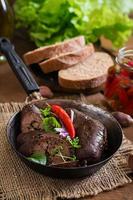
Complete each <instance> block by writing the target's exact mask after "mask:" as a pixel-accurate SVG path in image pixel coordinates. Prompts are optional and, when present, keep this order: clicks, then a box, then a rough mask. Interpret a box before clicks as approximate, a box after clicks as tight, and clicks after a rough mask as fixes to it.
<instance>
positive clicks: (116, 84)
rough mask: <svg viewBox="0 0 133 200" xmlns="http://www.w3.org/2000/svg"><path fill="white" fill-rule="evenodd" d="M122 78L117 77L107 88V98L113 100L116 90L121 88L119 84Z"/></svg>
mask: <svg viewBox="0 0 133 200" xmlns="http://www.w3.org/2000/svg"><path fill="white" fill-rule="evenodd" d="M120 80H121V79H120V77H119V76H117V77H115V79H114V80H113V81H112V82H111V84H110V85H107V84H106V86H105V93H104V94H105V96H106V97H107V98H111V97H112V96H113V95H114V94H115V93H116V89H117V88H118V87H119V82H120Z"/></svg>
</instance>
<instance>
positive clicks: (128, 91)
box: [104, 48, 133, 116]
mask: <svg viewBox="0 0 133 200" xmlns="http://www.w3.org/2000/svg"><path fill="white" fill-rule="evenodd" d="M116 63H117V64H116V65H114V66H112V67H110V68H109V70H108V77H107V81H106V84H105V92H104V94H105V97H106V98H107V101H108V103H109V104H110V105H111V107H112V108H113V110H115V111H116V110H117V111H121V112H124V113H127V114H130V115H132V116H133V48H132V49H129V48H122V49H120V50H119V52H118V56H117V57H116Z"/></svg>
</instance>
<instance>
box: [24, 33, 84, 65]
mask: <svg viewBox="0 0 133 200" xmlns="http://www.w3.org/2000/svg"><path fill="white" fill-rule="evenodd" d="M84 46H85V39H84V36H78V37H75V38H72V39H69V40H65V41H64V42H60V43H56V44H54V45H49V46H44V47H40V48H38V49H35V50H33V51H29V52H27V53H25V54H24V56H23V58H24V61H25V63H26V64H27V65H30V64H34V63H39V62H41V61H42V60H45V59H48V58H52V57H53V56H58V55H59V54H63V53H67V52H71V51H76V50H79V49H81V48H83V47H84Z"/></svg>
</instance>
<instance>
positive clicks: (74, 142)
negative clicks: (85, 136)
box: [66, 136, 81, 149]
mask: <svg viewBox="0 0 133 200" xmlns="http://www.w3.org/2000/svg"><path fill="white" fill-rule="evenodd" d="M66 139H67V141H69V142H70V144H71V145H72V147H73V148H75V149H79V148H80V147H81V145H80V144H79V138H78V137H75V138H74V139H71V138H70V136H67V137H66Z"/></svg>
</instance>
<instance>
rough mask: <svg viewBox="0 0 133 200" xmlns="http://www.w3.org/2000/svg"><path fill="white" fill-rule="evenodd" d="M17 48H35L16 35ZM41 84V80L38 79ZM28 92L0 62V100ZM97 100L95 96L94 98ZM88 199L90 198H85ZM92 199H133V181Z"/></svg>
mask: <svg viewBox="0 0 133 200" xmlns="http://www.w3.org/2000/svg"><path fill="white" fill-rule="evenodd" d="M13 42H14V44H15V46H16V50H17V52H18V53H19V55H22V54H23V53H24V52H26V51H27V50H29V49H31V48H34V45H33V44H32V43H28V44H27V41H26V40H25V38H23V37H20V36H19V34H17V35H16V37H15V40H14V41H13ZM37 81H38V83H39V84H40V82H39V80H37ZM25 97H26V94H25V91H24V90H23V89H22V87H21V85H20V83H19V82H18V80H17V79H16V77H15V75H14V74H13V73H12V71H11V69H10V67H9V65H8V63H3V64H0V102H11V101H16V102H23V101H24V100H25ZM90 98H91V97H90ZM92 101H95V96H93V100H92ZM125 134H126V136H127V137H128V138H129V139H131V140H132V141H133V128H128V129H125ZM84 199H86V200H87V199H88V198H84ZM91 199H92V200H133V183H131V184H128V185H126V186H123V187H121V188H117V189H115V190H113V191H110V192H104V193H101V194H99V195H97V196H96V197H92V198H91Z"/></svg>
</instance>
